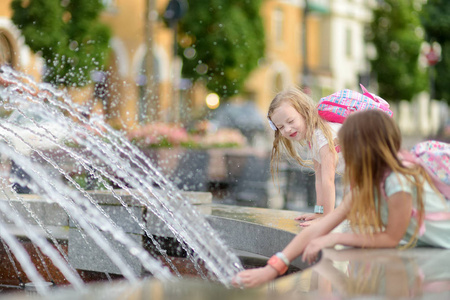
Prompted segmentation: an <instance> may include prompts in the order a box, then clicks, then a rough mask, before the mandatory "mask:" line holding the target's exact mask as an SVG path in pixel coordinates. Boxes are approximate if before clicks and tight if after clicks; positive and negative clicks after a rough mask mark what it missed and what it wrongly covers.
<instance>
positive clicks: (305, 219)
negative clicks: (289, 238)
mask: <svg viewBox="0 0 450 300" xmlns="http://www.w3.org/2000/svg"><path fill="white" fill-rule="evenodd" d="M322 216H323V215H322V214H303V215H301V216H298V217H296V218H295V219H294V220H296V221H298V222H299V224H298V225H299V226H301V227H308V226H310V225H312V224H313V223H315V222H317V221H318V220H320V218H321V217H322Z"/></svg>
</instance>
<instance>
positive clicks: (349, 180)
mask: <svg viewBox="0 0 450 300" xmlns="http://www.w3.org/2000/svg"><path fill="white" fill-rule="evenodd" d="M338 137H339V142H340V146H341V149H342V152H343V156H344V161H345V174H344V181H345V183H346V184H349V185H350V189H351V191H350V192H351V196H352V202H351V209H350V213H349V215H348V220H349V221H350V223H351V225H352V228H353V229H354V230H355V231H356V230H357V231H359V232H361V233H370V234H372V233H374V232H381V231H383V228H384V226H385V224H383V222H382V220H381V213H380V211H381V209H380V208H381V203H380V200H381V197H382V190H381V188H380V187H381V184H382V183H383V181H384V180H385V178H386V176H387V175H388V174H389V173H390V172H394V173H396V174H402V175H406V176H405V177H406V179H407V180H408V181H409V182H410V183H411V184H413V185H414V186H415V188H416V189H417V206H418V207H417V210H418V219H417V227H416V228H415V231H414V234H413V236H412V237H411V239H410V241H409V242H408V244H407V245H406V246H411V245H413V244H414V243H415V241H416V237H417V234H418V232H419V226H420V225H419V224H421V223H422V222H423V220H424V202H423V195H422V194H423V184H424V182H425V180H426V181H428V182H429V183H430V184H431V186H432V187H434V185H433V184H432V181H431V179H430V177H429V176H428V174H427V173H426V171H425V170H424V169H423V168H422V167H421V166H419V165H412V166H408V167H406V166H405V165H404V164H403V163H402V162H401V160H400V159H399V157H398V152H399V150H400V147H401V134H400V130H399V128H398V126H397V124H396V123H395V122H394V120H392V119H391V118H390V117H389V116H388V115H387V114H386V113H384V112H381V111H379V110H367V111H361V112H356V113H353V114H351V115H350V116H349V117H348V118H347V119H346V121H345V122H344V124H343V125H342V127H341V129H340V130H339V133H338ZM375 195H376V199H377V202H376V201H375Z"/></svg>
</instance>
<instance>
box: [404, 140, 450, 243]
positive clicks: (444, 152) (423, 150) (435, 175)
mask: <svg viewBox="0 0 450 300" xmlns="http://www.w3.org/2000/svg"><path fill="white" fill-rule="evenodd" d="M400 158H401V159H402V160H403V161H406V162H409V163H415V164H420V165H421V166H422V167H424V168H425V170H426V171H427V173H428V174H429V175H430V177H431V179H432V180H433V183H434V185H435V186H436V188H437V189H438V190H439V192H441V194H442V195H443V196H444V197H445V199H447V201H449V200H450V175H449V174H450V144H446V143H443V142H438V141H425V142H421V143H419V144H417V145H415V146H414V147H413V148H412V149H411V151H409V152H408V151H401V152H400ZM411 217H413V218H418V212H417V210H416V209H413V210H412V212H411ZM424 217H425V221H445V220H450V212H449V211H440V212H425V216H424ZM425 232H426V228H425V222H421V224H420V229H419V236H421V235H423V234H425Z"/></svg>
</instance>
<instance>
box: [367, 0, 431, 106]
mask: <svg viewBox="0 0 450 300" xmlns="http://www.w3.org/2000/svg"><path fill="white" fill-rule="evenodd" d="M416 2H418V1H416V0H384V1H379V5H378V6H377V8H376V9H375V10H374V12H373V14H374V16H373V17H374V19H373V22H372V24H371V26H370V33H369V34H368V37H367V40H368V41H370V42H372V43H373V44H374V45H375V48H376V51H377V57H376V58H375V59H373V60H371V66H372V70H373V71H374V72H375V73H376V76H377V81H378V86H379V94H380V96H381V97H383V98H385V99H388V100H389V101H400V100H404V99H405V100H411V99H412V97H413V96H414V95H415V94H417V93H418V92H421V91H424V90H426V87H427V78H426V72H425V71H422V70H421V69H420V68H419V64H418V57H419V54H420V48H421V44H422V42H423V37H422V36H423V29H422V27H421V23H420V18H419V12H418V9H420V6H419V5H418V4H417V3H416Z"/></svg>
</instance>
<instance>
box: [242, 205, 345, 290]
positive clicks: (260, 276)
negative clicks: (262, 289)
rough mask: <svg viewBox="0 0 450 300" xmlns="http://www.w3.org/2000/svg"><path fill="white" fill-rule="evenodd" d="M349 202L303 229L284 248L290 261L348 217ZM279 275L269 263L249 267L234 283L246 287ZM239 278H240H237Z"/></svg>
mask: <svg viewBox="0 0 450 300" xmlns="http://www.w3.org/2000/svg"><path fill="white" fill-rule="evenodd" d="M347 202H348V201H345V200H344V201H343V203H342V204H341V205H339V207H338V208H337V209H335V210H334V211H333V212H332V213H330V214H329V215H327V216H325V217H324V218H323V220H322V221H320V222H318V223H315V224H313V225H312V226H310V227H307V228H305V229H303V230H302V231H301V232H300V233H299V234H297V235H296V236H295V238H294V239H292V241H291V242H290V243H289V244H288V245H287V246H286V248H284V250H283V253H284V255H285V256H286V257H287V258H288V259H289V261H292V260H294V259H295V258H296V257H298V256H300V255H301V253H302V252H303V250H304V249H305V247H306V245H308V242H310V241H311V240H312V239H314V238H317V237H320V236H323V235H326V234H327V233H329V232H330V231H331V230H333V229H334V228H335V227H336V226H337V225H339V224H340V223H341V222H342V221H343V220H344V219H345V218H346V216H347V213H348V207H349V206H348V204H347ZM277 276H278V273H277V271H276V270H275V269H274V268H273V267H271V266H269V265H267V266H265V267H262V268H257V269H249V270H245V271H242V272H240V273H239V274H238V275H237V276H236V277H235V279H233V284H234V285H236V286H239V285H241V284H242V285H243V286H245V287H254V286H257V285H260V284H263V283H265V282H268V281H270V280H273V279H275V278H276V277H277ZM237 278H239V279H238V280H237Z"/></svg>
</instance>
